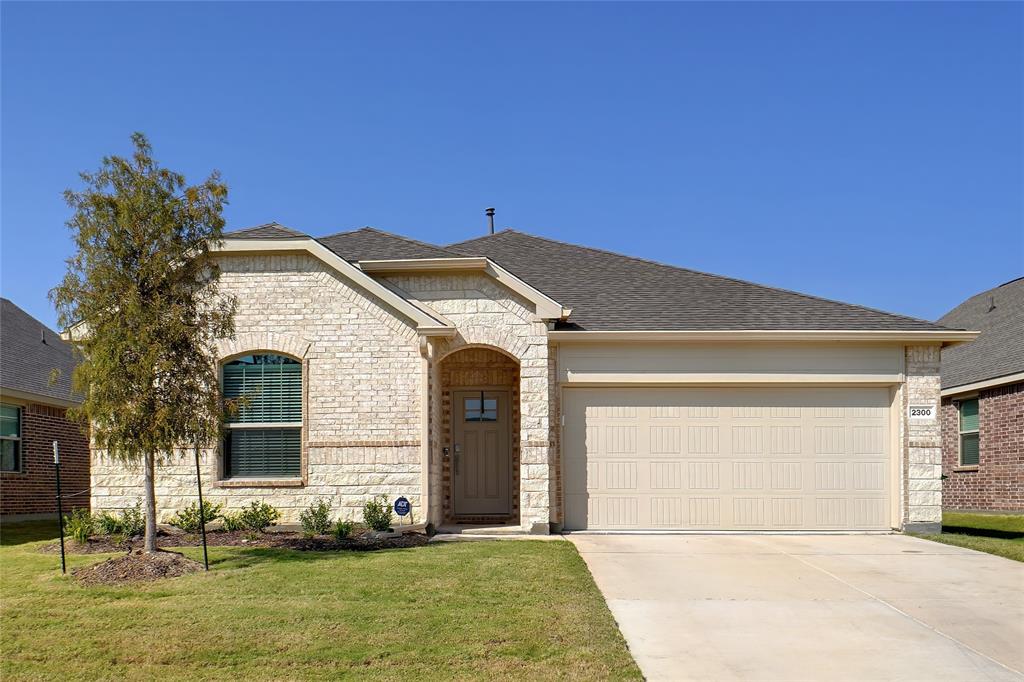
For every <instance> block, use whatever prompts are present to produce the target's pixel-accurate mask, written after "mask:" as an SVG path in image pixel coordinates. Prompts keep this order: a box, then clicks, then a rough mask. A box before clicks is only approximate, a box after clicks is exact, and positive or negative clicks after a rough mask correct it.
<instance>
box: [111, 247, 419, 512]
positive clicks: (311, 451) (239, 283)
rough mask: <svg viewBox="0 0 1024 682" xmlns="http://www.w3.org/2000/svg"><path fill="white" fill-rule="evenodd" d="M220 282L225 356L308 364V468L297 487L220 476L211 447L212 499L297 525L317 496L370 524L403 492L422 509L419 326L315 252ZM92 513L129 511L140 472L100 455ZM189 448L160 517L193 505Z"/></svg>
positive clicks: (207, 464)
mask: <svg viewBox="0 0 1024 682" xmlns="http://www.w3.org/2000/svg"><path fill="white" fill-rule="evenodd" d="M221 263H222V276H221V286H222V288H223V290H224V291H225V292H226V293H231V294H234V295H235V296H236V297H237V299H238V313H237V315H236V318H235V327H236V332H237V334H236V337H235V339H233V340H231V341H227V342H225V343H223V344H222V346H221V349H220V354H221V359H222V360H226V359H230V358H231V357H233V356H237V355H243V354H247V353H251V352H254V351H274V352H279V353H284V354H287V355H291V356H294V357H295V358H296V359H299V360H301V361H302V362H303V365H304V374H303V377H304V382H303V386H304V391H305V400H304V413H303V422H304V424H303V439H302V440H303V471H302V480H300V481H260V482H253V481H245V480H222V467H221V459H220V454H219V452H218V450H216V449H213V450H204V451H203V452H202V453H201V455H202V472H203V481H204V496H205V497H206V498H207V499H209V500H210V501H211V502H214V503H222V504H224V505H225V506H226V507H227V508H235V507H239V506H241V505H244V504H246V503H248V502H249V501H251V500H257V499H258V500H265V501H266V502H268V503H270V504H273V505H274V506H276V507H278V508H279V509H280V510H281V512H282V520H283V521H286V522H293V521H296V520H297V519H298V515H299V513H300V512H301V511H302V510H303V509H304V508H306V507H307V506H308V505H309V504H310V503H312V502H313V500H315V499H316V498H324V499H327V500H330V502H331V504H332V507H333V509H334V514H335V515H336V516H339V517H348V518H354V519H359V518H361V508H362V505H363V503H364V502H365V501H366V499H368V498H369V497H372V496H373V495H376V494H386V495H388V496H389V497H391V498H392V499H394V498H395V497H396V496H399V495H404V496H406V497H408V498H409V501H410V502H411V503H412V506H413V512H414V514H415V515H416V517H418V518H419V519H422V517H423V509H422V504H421V466H420V460H421V443H420V438H421V429H420V409H421V406H420V402H421V393H422V392H421V371H420V370H421V355H420V350H419V339H418V336H417V334H416V332H415V330H414V329H413V328H412V326H411V325H410V324H409V323H408V322H406V321H404V320H403V319H401V318H400V317H397V316H396V314H395V313H394V312H392V311H391V310H390V309H388V308H387V307H386V306H385V305H384V304H383V303H382V302H381V301H379V300H378V299H376V298H375V297H374V296H373V295H371V294H370V293H368V292H366V291H363V290H361V289H359V288H358V287H356V286H354V285H352V284H351V283H349V282H348V281H347V280H345V279H344V278H342V277H340V276H339V275H337V274H335V272H334V271H333V270H332V269H330V268H329V267H327V266H326V265H324V264H323V263H321V262H320V261H319V260H316V259H314V258H312V257H308V256H296V255H259V256H232V257H225V258H223V259H222V260H221ZM92 486H93V492H92V495H93V507H94V510H97V511H98V510H103V509H119V508H124V507H128V506H131V505H133V504H134V503H135V501H136V500H137V499H138V498H140V497H141V495H142V489H141V474H140V473H139V472H137V471H135V472H133V471H129V470H126V469H125V467H123V466H122V465H117V464H113V463H111V462H109V461H108V460H107V459H106V458H105V457H103V453H99V452H97V453H94V456H93V468H92ZM195 490H196V486H195V465H194V462H193V459H192V453H191V452H190V451H185V452H180V453H176V454H175V456H174V457H172V458H171V459H170V461H169V462H167V463H165V464H164V465H163V466H161V467H160V468H159V474H158V477H157V500H158V505H159V508H160V510H161V519H164V518H166V517H167V516H169V515H170V514H172V513H173V512H174V510H176V509H178V508H180V507H182V506H185V505H186V504H189V503H190V502H192V501H193V500H194V499H195Z"/></svg>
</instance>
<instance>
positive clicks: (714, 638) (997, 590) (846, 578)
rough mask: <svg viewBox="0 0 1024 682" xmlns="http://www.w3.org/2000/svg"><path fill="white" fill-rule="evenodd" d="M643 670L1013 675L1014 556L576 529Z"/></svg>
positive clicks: (1020, 645) (1020, 573) (781, 675)
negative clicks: (1011, 557)
mask: <svg viewBox="0 0 1024 682" xmlns="http://www.w3.org/2000/svg"><path fill="white" fill-rule="evenodd" d="M569 538H570V540H571V541H572V542H573V543H574V544H575V545H576V547H577V549H578V550H579V552H580V554H581V555H582V556H583V558H584V560H585V561H586V562H587V565H588V566H589V567H590V571H591V573H592V574H593V575H594V579H595V580H596V581H597V585H598V587H599V588H600V589H601V591H602V592H603V593H604V596H605V599H607V600H608V605H609V606H610V607H611V610H612V614H613V615H614V616H615V620H616V621H618V624H619V627H620V628H621V629H622V632H623V634H624V635H625V637H626V641H627V643H628V644H629V648H630V651H631V652H632V653H633V656H634V657H635V658H636V660H637V663H638V664H639V665H640V669H641V670H642V671H643V673H644V675H645V676H646V677H647V678H648V679H651V680H1021V679H1024V674H1022V671H1024V564H1020V563H1017V562H1014V561H1010V560H1009V559H1003V558H1000V557H995V556H991V555H988V554H982V553H980V552H973V551H971V550H966V549H960V548H958V547H950V546H947V545H941V544H938V543H935V542H930V541H927V540H920V539H917V538H911V537H904V536H900V535H835V536H830V535H810V536H808V535H792V536H779V535H586V534H573V535H570V536H569Z"/></svg>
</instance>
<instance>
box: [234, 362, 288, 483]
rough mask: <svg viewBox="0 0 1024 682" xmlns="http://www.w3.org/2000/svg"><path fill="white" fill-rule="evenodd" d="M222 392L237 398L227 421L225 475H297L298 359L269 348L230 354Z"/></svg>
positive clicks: (245, 476)
mask: <svg viewBox="0 0 1024 682" xmlns="http://www.w3.org/2000/svg"><path fill="white" fill-rule="evenodd" d="M224 397H225V398H226V399H229V400H238V403H239V409H238V410H237V412H236V413H235V414H233V415H230V416H229V417H228V423H227V424H226V426H227V428H226V429H225V431H226V436H225V439H224V476H225V477H226V478H297V477H299V476H301V475H302V471H301V457H302V364H301V363H299V361H297V360H293V359H292V358H289V357H285V356H284V355H276V354H272V353H263V354H253V355H246V356H243V357H240V358H235V359H234V360H231V361H229V362H226V363H224ZM239 399H240V400H239Z"/></svg>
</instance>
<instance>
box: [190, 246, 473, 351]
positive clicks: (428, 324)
mask: <svg viewBox="0 0 1024 682" xmlns="http://www.w3.org/2000/svg"><path fill="white" fill-rule="evenodd" d="M210 250H211V251H212V252H214V253H226V254H246V253H248V254H253V253H296V252H300V253H301V252H304V253H308V254H309V255H311V256H313V257H314V258H318V259H319V260H321V261H323V262H324V263H326V264H327V265H330V266H331V267H332V268H334V269H335V270H336V271H337V272H339V273H340V274H341V275H343V276H345V277H346V278H347V279H349V280H351V281H352V282H354V283H356V284H358V285H359V286H360V287H362V288H364V289H366V290H367V291H369V292H370V293H372V294H374V295H376V296H378V297H380V298H381V300H383V301H385V302H386V303H388V304H389V305H390V306H392V307H393V308H395V310H397V311H398V312H400V313H402V314H403V315H405V316H406V317H408V318H410V319H411V320H412V321H413V322H415V324H416V331H417V332H419V333H420V334H423V335H425V336H450V335H452V334H454V333H455V329H454V328H452V327H449V326H448V325H446V324H444V322H442V321H441V320H438V319H437V318H435V317H433V316H432V315H429V314H428V313H426V312H425V311H423V310H421V309H420V308H418V307H416V306H415V305H413V304H412V303H410V302H409V301H406V300H405V299H403V298H402V297H401V296H399V295H398V294H396V293H395V292H393V291H391V290H390V289H388V288H387V287H385V286H384V285H383V284H381V283H380V282H378V281H377V280H375V279H374V278H372V277H370V276H369V275H367V274H366V273H365V272H363V271H362V270H360V269H359V268H357V267H356V266H354V265H352V264H351V263H349V262H348V261H346V260H345V259H344V258H341V257H340V256H338V254H336V253H334V252H333V251H331V250H330V249H328V248H327V247H326V246H324V245H323V244H321V243H320V242H318V241H316V240H315V239H310V238H301V239H300V238H295V239H230V238H228V239H225V240H223V241H222V242H221V243H220V244H214V245H213V246H211V248H210Z"/></svg>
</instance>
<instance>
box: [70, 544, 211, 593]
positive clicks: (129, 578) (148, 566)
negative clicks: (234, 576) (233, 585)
mask: <svg viewBox="0 0 1024 682" xmlns="http://www.w3.org/2000/svg"><path fill="white" fill-rule="evenodd" d="M201 570H203V565H202V564H201V563H199V562H198V561H193V560H192V559H189V558H188V557H186V556H184V555H182V554H178V553H177V552H164V551H158V552H153V553H152V554H147V553H146V552H143V551H142V550H136V551H134V552H132V553H131V554H125V555H124V556H119V557H114V558H113V559H107V560H106V561H103V562H100V563H98V564H96V565H95V566H83V567H81V568H76V569H73V570H72V571H71V575H72V576H73V577H74V578H75V580H76V581H77V582H78V583H79V584H81V585H127V584H131V583H142V582H150V581H153V580H163V579H164V578H176V577H178V576H180V575H187V574H189V573H195V572H196V571H201Z"/></svg>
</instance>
